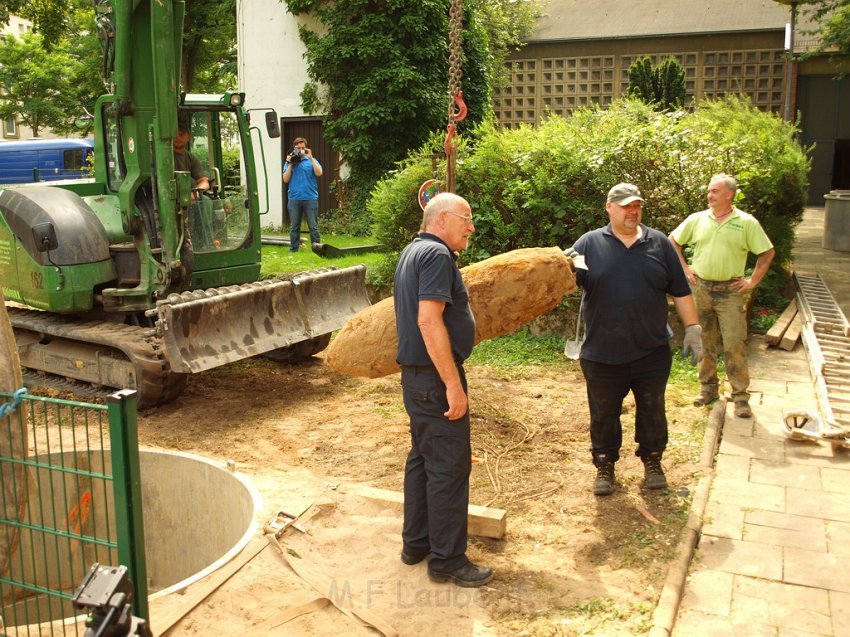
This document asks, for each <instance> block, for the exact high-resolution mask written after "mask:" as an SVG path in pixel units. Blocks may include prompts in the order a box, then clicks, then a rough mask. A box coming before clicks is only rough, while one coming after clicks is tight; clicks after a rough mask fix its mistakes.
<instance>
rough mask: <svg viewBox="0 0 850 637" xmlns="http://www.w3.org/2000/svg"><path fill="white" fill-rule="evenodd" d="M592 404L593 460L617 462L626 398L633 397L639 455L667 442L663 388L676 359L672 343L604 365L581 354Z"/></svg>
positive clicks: (660, 451) (655, 449) (659, 450)
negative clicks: (622, 414)
mask: <svg viewBox="0 0 850 637" xmlns="http://www.w3.org/2000/svg"><path fill="white" fill-rule="evenodd" d="M580 362H581V371H582V372H584V378H585V381H586V382H587V402H588V404H589V406H590V444H591V453H592V454H593V463H594V464H596V465H598V464H599V463H600V462H605V461H607V462H616V461H617V460H619V459H620V446H621V445H622V444H623V427H622V424H621V423H620V414H621V412H622V410H623V399H624V398H625V397H626V394H628V393H629V390H631V392H632V394H633V395H634V397H635V442H637V444H638V447H637V450H636V451H635V454H636V455H638V456H640V457H641V458H643V457H646V456H648V455H649V454H650V453H663V452H664V449H665V448H666V447H667V414H666V408H665V402H664V391H665V390H666V389H667V379H668V378H669V377H670V367H671V365H672V362H673V357H672V353H671V351H670V347H669V346H668V345H662V346H661V347H659V348H657V349H656V350H655V351H653V352H652V353H650V354H648V355H646V356H644V357H643V358H639V359H637V360H636V361H631V362H630V363H624V364H622V365H606V364H604V363H597V362H594V361H589V360H585V359H584V358H582V359H581V361H580Z"/></svg>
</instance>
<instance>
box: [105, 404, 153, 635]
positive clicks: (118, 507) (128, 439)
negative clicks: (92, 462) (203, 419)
mask: <svg viewBox="0 0 850 637" xmlns="http://www.w3.org/2000/svg"><path fill="white" fill-rule="evenodd" d="M137 402H138V395H137V394H136V392H135V391H132V390H127V389H123V390H121V391H119V392H116V393H114V394H112V395H111V396H110V397H109V398H108V399H107V405H108V407H109V414H110V418H109V436H110V438H111V440H112V475H113V482H112V487H113V493H114V498H115V527H116V530H117V534H118V559H119V562H120V563H121V564H122V565H123V566H126V567H127V571H128V574H129V576H130V580H131V581H132V582H133V587H134V590H135V595H134V596H133V612H134V614H135V615H137V616H138V617H142V618H144V619H146V620H149V619H150V615H149V613H148V590H147V588H148V585H147V582H148V577H147V565H146V562H145V526H144V519H143V516H142V480H141V471H140V469H139V436H138V428H137V421H136V405H137Z"/></svg>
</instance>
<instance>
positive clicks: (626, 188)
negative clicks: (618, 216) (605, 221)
mask: <svg viewBox="0 0 850 637" xmlns="http://www.w3.org/2000/svg"><path fill="white" fill-rule="evenodd" d="M633 201H643V197H641V194H640V190H638V187H637V186H635V185H634V184H617V185H616V186H614V187H613V188H611V190H609V191H608V203H615V204H617V205H618V206H627V205H629V204H630V203H632V202H633Z"/></svg>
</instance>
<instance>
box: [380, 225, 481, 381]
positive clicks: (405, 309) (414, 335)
mask: <svg viewBox="0 0 850 637" xmlns="http://www.w3.org/2000/svg"><path fill="white" fill-rule="evenodd" d="M456 260H457V257H456V256H455V254H454V253H453V252H452V251H451V250H450V249H449V247H448V246H447V245H446V244H445V243H444V242H443V241H442V240H441V239H440V238H439V237H437V236H435V235H433V234H430V233H428V232H420V233H419V236H418V237H417V238H416V239H414V240H413V241H412V242H411V243H410V244H408V246H407V247H406V248H405V249H404V250H403V251H402V253H401V257H399V260H398V265H397V266H396V270H395V280H394V282H393V302H394V304H395V317H396V331H397V332H398V353H397V356H396V362H397V363H398V364H399V365H431V364H432V363H431V358H430V356H428V350H427V349H426V348H425V341H424V340H423V339H422V333H421V332H420V331H419V326H418V325H417V318H418V316H419V301H420V300H426V301H444V302H445V303H446V306H445V309H444V311H443V321H444V322H445V325H446V329H447V331H448V333H449V341H450V342H451V347H452V355H453V356H454V359H455V361H457V362H463V361H464V360H466V359H467V357H469V355H470V354H471V353H472V346H473V344H474V342H475V318H474V317H473V316H472V310H471V309H470V307H469V294H468V293H467V291H466V286H465V285H464V283H463V279H462V278H461V275H460V270H459V269H458V267H457V263H456Z"/></svg>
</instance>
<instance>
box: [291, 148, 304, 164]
mask: <svg viewBox="0 0 850 637" xmlns="http://www.w3.org/2000/svg"><path fill="white" fill-rule="evenodd" d="M305 154H306V153H305V152H304V149H303V148H298V147H297V146H296V147H295V148H293V149H292V152H291V153H290V154H289V155H290V159H289V163H291V164H297V163H298V162H299V161H301V160H302V159H304V156H305Z"/></svg>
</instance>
